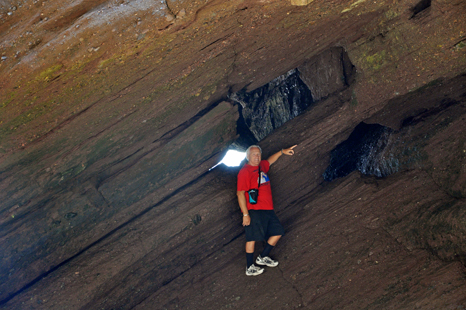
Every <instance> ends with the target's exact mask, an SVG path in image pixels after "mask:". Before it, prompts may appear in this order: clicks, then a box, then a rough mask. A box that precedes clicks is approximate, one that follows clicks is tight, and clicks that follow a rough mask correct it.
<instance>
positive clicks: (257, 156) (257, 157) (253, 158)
mask: <svg viewBox="0 0 466 310" xmlns="http://www.w3.org/2000/svg"><path fill="white" fill-rule="evenodd" d="M260 162H261V151H260V150H259V149H258V148H257V147H253V148H252V149H250V150H249V157H248V164H250V165H251V166H259V164H260Z"/></svg>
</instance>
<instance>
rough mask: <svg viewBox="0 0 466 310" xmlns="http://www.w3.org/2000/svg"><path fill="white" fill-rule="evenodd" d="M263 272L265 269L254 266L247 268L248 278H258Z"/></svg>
mask: <svg viewBox="0 0 466 310" xmlns="http://www.w3.org/2000/svg"><path fill="white" fill-rule="evenodd" d="M263 272H264V268H260V267H257V266H255V265H254V264H252V265H251V266H249V268H246V275H247V276H258V275H260V274H261V273H263Z"/></svg>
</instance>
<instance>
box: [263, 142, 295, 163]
mask: <svg viewBox="0 0 466 310" xmlns="http://www.w3.org/2000/svg"><path fill="white" fill-rule="evenodd" d="M297 146H298V145H297V144H296V145H293V146H292V147H289V148H287V149H281V150H280V151H279V152H277V153H275V154H273V155H272V156H270V157H269V158H267V161H268V162H269V164H270V165H272V164H273V163H274V162H276V161H277V159H278V158H279V157H280V156H282V155H283V154H286V155H293V154H294V150H293V149H294V148H295V147H297Z"/></svg>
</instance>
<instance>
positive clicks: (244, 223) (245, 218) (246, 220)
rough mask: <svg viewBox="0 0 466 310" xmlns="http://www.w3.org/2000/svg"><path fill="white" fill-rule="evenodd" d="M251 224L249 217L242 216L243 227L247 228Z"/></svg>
mask: <svg viewBox="0 0 466 310" xmlns="http://www.w3.org/2000/svg"><path fill="white" fill-rule="evenodd" d="M250 224H251V216H249V215H248V216H243V226H249V225H250Z"/></svg>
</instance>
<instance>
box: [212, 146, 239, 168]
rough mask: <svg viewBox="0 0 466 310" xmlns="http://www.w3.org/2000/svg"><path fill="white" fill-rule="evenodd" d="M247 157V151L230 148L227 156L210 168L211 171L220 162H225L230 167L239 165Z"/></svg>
mask: <svg viewBox="0 0 466 310" xmlns="http://www.w3.org/2000/svg"><path fill="white" fill-rule="evenodd" d="M245 157H246V152H239V151H235V150H229V151H228V152H227V153H226V155H225V157H223V159H222V160H221V161H220V162H219V163H218V164H216V165H215V166H213V167H212V168H210V169H209V171H210V170H212V169H214V168H215V167H217V166H218V165H220V164H225V165H226V166H228V167H238V166H239V165H240V164H241V162H242V161H243V159H244V158H245Z"/></svg>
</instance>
